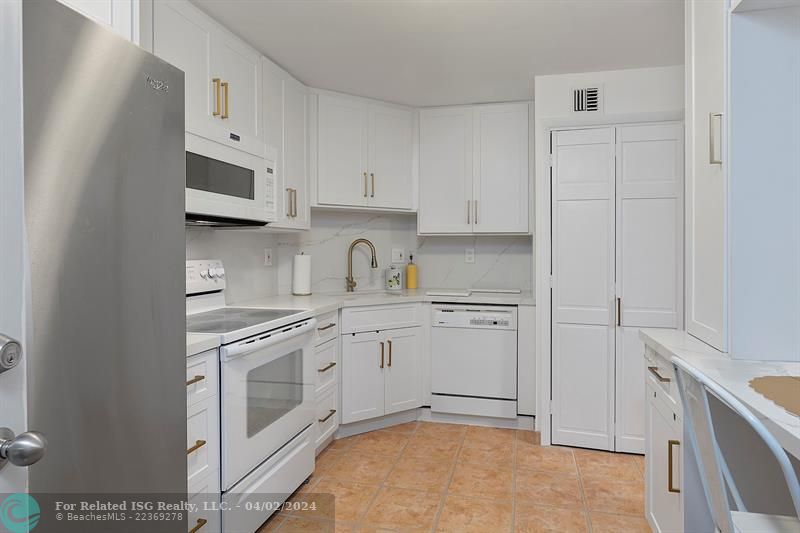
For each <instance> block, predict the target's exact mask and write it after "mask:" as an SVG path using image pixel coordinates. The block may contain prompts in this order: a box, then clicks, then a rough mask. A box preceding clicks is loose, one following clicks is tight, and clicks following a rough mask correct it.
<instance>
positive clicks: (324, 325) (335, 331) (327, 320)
mask: <svg viewBox="0 0 800 533" xmlns="http://www.w3.org/2000/svg"><path fill="white" fill-rule="evenodd" d="M338 336H339V311H338V310H337V311H331V312H330V313H326V314H324V315H320V316H318V317H317V329H316V330H314V346H319V345H320V344H322V343H324V342H328V341H329V340H331V339H335V338H336V337H338Z"/></svg>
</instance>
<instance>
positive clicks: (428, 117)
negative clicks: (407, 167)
mask: <svg viewBox="0 0 800 533" xmlns="http://www.w3.org/2000/svg"><path fill="white" fill-rule="evenodd" d="M472 112H473V110H472V108H469V107H454V108H443V109H423V110H421V111H420V131H419V214H418V218H417V224H418V229H419V233H423V234H424V233H471V232H472V220H473V216H472V212H473V205H472V168H473V160H472V142H473V135H472Z"/></svg>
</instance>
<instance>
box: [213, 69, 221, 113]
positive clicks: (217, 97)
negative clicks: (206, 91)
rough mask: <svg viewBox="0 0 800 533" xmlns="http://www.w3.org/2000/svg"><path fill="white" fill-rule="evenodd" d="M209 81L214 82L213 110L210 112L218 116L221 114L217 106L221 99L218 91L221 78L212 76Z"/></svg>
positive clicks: (219, 90)
mask: <svg viewBox="0 0 800 533" xmlns="http://www.w3.org/2000/svg"><path fill="white" fill-rule="evenodd" d="M211 81H212V82H213V83H214V111H213V112H212V113H211V114H212V115H213V116H215V117H218V116H220V114H221V112H220V110H219V108H220V102H221V101H222V97H221V96H220V92H221V90H222V86H221V85H220V82H221V81H222V80H221V79H219V78H214V79H212V80H211Z"/></svg>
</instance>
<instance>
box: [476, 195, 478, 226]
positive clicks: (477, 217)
mask: <svg viewBox="0 0 800 533" xmlns="http://www.w3.org/2000/svg"><path fill="white" fill-rule="evenodd" d="M475 223H476V224H477V223H478V200H475Z"/></svg>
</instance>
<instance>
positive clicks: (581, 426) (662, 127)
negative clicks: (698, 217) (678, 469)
mask: <svg viewBox="0 0 800 533" xmlns="http://www.w3.org/2000/svg"><path fill="white" fill-rule="evenodd" d="M551 151H552V202H553V205H552V274H553V278H552V279H553V284H552V285H553V296H552V302H553V310H552V327H553V336H552V409H551V412H552V417H553V419H552V435H551V440H552V443H553V444H563V445H569V446H581V447H587V448H596V449H602V450H615V451H623V452H631V453H642V452H644V430H645V428H644V419H645V417H644V410H645V393H644V383H645V380H644V377H645V365H644V357H643V351H644V349H643V345H642V343H641V341H640V340H639V335H638V330H639V328H645V327H647V328H650V327H663V328H677V327H680V326H681V323H682V320H683V313H682V306H683V300H682V292H683V289H682V287H683V268H682V265H683V125H682V124H680V123H667V124H663V123H661V124H635V125H626V126H616V127H602V128H591V129H573V130H563V131H554V132H553V133H552V137H551Z"/></svg>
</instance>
